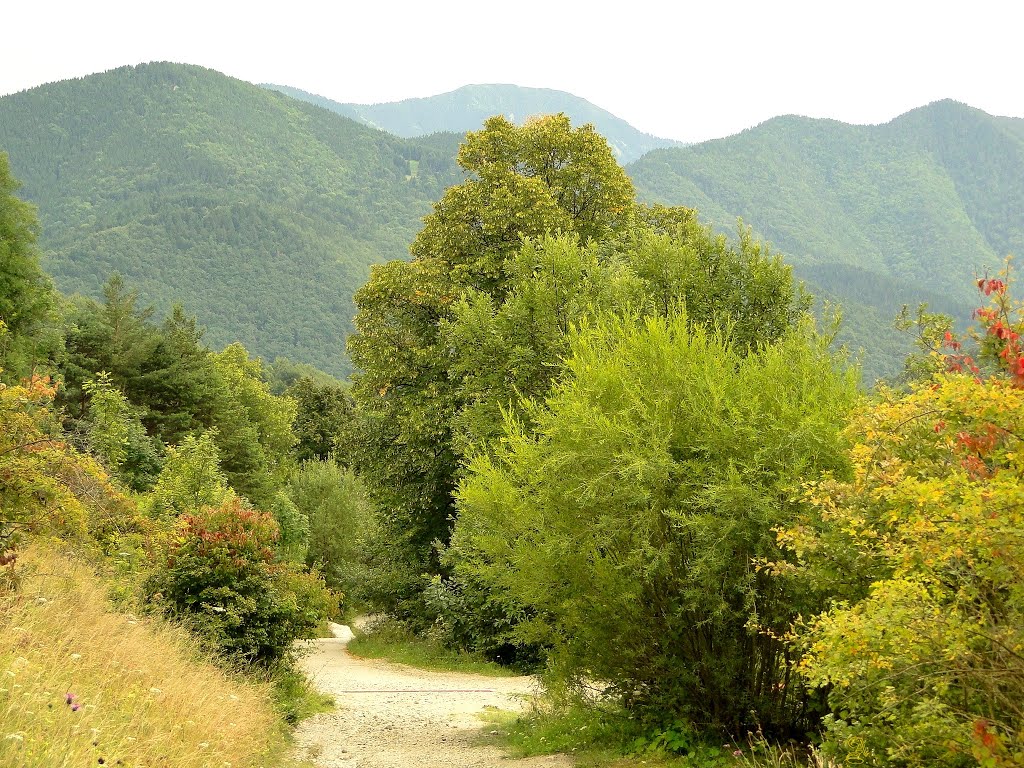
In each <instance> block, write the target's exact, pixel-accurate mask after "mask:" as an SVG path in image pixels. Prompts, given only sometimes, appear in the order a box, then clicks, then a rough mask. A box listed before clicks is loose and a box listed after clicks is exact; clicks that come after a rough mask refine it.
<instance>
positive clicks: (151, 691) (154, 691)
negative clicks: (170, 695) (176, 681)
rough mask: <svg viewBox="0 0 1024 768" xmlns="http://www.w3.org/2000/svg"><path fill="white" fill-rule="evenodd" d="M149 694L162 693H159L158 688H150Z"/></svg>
mask: <svg viewBox="0 0 1024 768" xmlns="http://www.w3.org/2000/svg"><path fill="white" fill-rule="evenodd" d="M149 692H150V693H163V691H161V690H160V689H159V688H150V689H149Z"/></svg>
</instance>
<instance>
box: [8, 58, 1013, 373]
mask: <svg viewBox="0 0 1024 768" xmlns="http://www.w3.org/2000/svg"><path fill="white" fill-rule="evenodd" d="M552 93H555V92H552ZM481 103H484V104H485V106H486V103H485V102H483V101H482V102H481ZM406 106H407V107H408V108H409V109H412V106H410V105H409V104H406ZM428 106H431V105H428ZM436 108H437V105H436V104H434V105H432V106H431V109H436ZM551 108H557V105H554V104H552V105H551ZM496 109H497V108H496ZM426 119H427V118H426V117H424V120H426ZM583 119H590V118H588V117H587V116H586V115H584V116H577V117H576V118H575V119H574V122H575V123H577V124H578V123H579V122H580V120H583ZM481 124H482V120H481V121H480V122H478V123H477V124H476V125H473V126H471V127H475V128H479V127H480V125H481ZM598 128H599V130H600V125H599V126H598ZM460 140H461V136H460V135H459V134H456V133H433V134H429V135H426V136H423V137H420V138H417V139H403V138H399V137H395V136H392V135H389V134H388V133H385V132H383V131H380V130H376V129H373V128H369V127H367V126H364V125H361V124H359V123H357V122H355V121H353V120H350V119H347V118H344V117H342V116H339V115H337V114H332V113H331V112H329V111H327V110H325V109H321V108H319V107H317V106H314V105H312V104H307V103H302V102H300V101H296V100H295V99H290V98H288V97H286V96H284V95H282V94H280V93H277V92H274V91H271V90H268V89H266V88H259V87H257V86H254V85H251V84H249V83H245V82H242V81H239V80H235V79H233V78H229V77H226V76H224V75H221V74H219V73H217V72H214V71H212V70H207V69H202V68H199V67H192V66H184V65H175V64H150V65H143V66H139V67H124V68H120V69H117V70H113V71H111V72H107V73H103V74H98V75H91V76H89V77H85V78H81V79H78V80H72V81H66V82H62V83H55V84H51V85H46V86H41V87H39V88H35V89H32V90H30V91H25V92H23V93H19V94H13V95H10V96H5V97H2V98H0V151H6V152H8V153H9V154H10V162H11V167H12V169H13V172H14V174H15V176H16V177H18V178H19V179H21V180H22V181H23V183H24V187H23V190H22V192H23V193H24V195H25V196H26V197H27V198H29V199H31V200H32V201H33V202H35V203H36V204H37V205H38V206H39V213H40V219H41V222H42V224H43V236H42V240H41V246H42V249H43V252H44V254H45V262H44V266H45V267H46V268H47V270H48V271H49V272H51V273H52V274H53V275H54V277H55V279H56V282H57V285H58V286H59V287H60V288H61V289H62V290H64V291H66V292H72V291H79V292H82V293H86V294H89V295H93V296H97V295H99V292H100V286H101V285H102V283H103V282H104V281H105V280H106V279H107V277H108V276H109V275H110V274H111V273H112V272H115V271H116V272H120V273H122V274H123V275H124V277H125V279H126V281H127V282H128V283H129V284H130V285H133V286H137V287H138V289H139V291H140V295H141V299H142V300H143V301H146V302H153V303H155V304H156V305H157V308H158V309H160V310H166V309H168V308H169V307H170V306H171V304H172V303H174V302H181V303H183V304H184V306H185V309H186V310H187V311H188V312H189V313H191V314H195V315H196V316H197V317H198V319H199V321H200V323H201V324H203V325H205V326H206V327H207V329H208V332H207V336H206V342H207V343H208V344H210V345H211V346H214V347H220V346H223V345H225V344H227V343H230V342H232V341H235V340H239V341H242V342H243V343H244V344H245V345H246V347H247V348H248V349H249V350H250V351H252V352H253V353H254V354H257V355H260V356H263V357H265V358H268V359H273V358H274V357H277V356H279V355H280V356H287V357H289V358H291V359H293V360H300V361H303V362H308V363H312V364H315V365H317V366H318V367H320V368H322V369H324V370H327V371H330V372H332V373H335V374H340V373H344V372H345V371H346V370H347V365H348V364H347V361H346V359H345V357H344V339H345V337H346V336H347V335H348V333H349V332H350V330H351V318H352V316H353V314H354V308H353V304H352V298H351V297H352V294H353V293H354V291H355V289H356V288H358V287H359V286H360V285H362V284H363V283H364V282H365V280H366V277H367V276H368V274H369V266H370V265H371V264H375V263H381V262H384V261H387V260H388V259H391V258H396V257H397V258H400V257H404V256H406V254H407V248H408V244H409V243H410V242H411V241H412V238H413V235H414V234H415V233H416V231H418V229H419V228H420V219H421V217H422V216H423V215H425V214H426V213H427V212H428V211H429V210H430V205H431V203H432V202H433V201H435V200H438V199H439V198H440V197H441V195H442V192H443V190H444V189H445V188H446V187H448V186H449V185H451V184H453V183H456V182H457V181H459V180H460V179H461V178H462V175H461V173H460V172H458V170H457V168H456V166H455V162H454V155H455V152H456V150H457V148H458V144H459V141H460ZM620 159H621V158H620ZM627 171H628V173H629V174H630V176H631V177H632V179H633V181H634V183H635V184H636V186H637V189H638V191H639V193H640V196H641V198H642V199H646V200H648V201H657V202H665V203H670V204H683V205H687V206H692V207H694V208H696V209H697V210H698V211H699V214H700V216H701V219H702V220H704V221H707V222H711V223H713V224H714V225H715V226H716V227H717V228H718V229H719V230H721V231H725V232H732V231H734V230H735V226H736V220H737V218H738V217H742V219H743V220H744V222H745V223H746V224H748V225H750V226H752V227H753V228H754V230H755V231H756V232H757V233H759V234H760V235H762V236H763V237H765V238H766V239H767V240H768V241H770V242H771V243H772V245H773V246H774V247H775V249H777V250H778V251H779V252H781V253H782V254H784V256H785V258H786V260H787V261H790V262H791V263H793V264H794V266H795V268H796V273H797V275H798V276H799V277H801V278H802V279H804V280H806V281H807V282H808V284H809V286H810V288H811V290H812V291H813V292H814V293H816V294H817V295H819V296H820V297H824V298H828V299H832V300H835V301H838V302H840V303H841V304H842V305H843V307H844V329H845V330H844V335H843V337H842V338H843V339H844V340H846V341H848V342H849V343H850V345H851V346H852V347H853V348H855V349H856V348H864V349H865V350H866V356H865V374H866V375H865V378H866V379H867V381H868V382H870V381H871V380H873V379H874V378H875V377H876V376H878V375H883V374H892V373H894V372H896V371H898V370H899V367H900V363H901V360H902V358H903V355H904V354H905V353H906V351H908V349H909V340H908V339H907V338H906V337H905V336H903V335H901V334H899V333H898V332H896V331H895V330H893V329H892V320H893V316H894V314H895V313H896V311H898V309H899V307H900V306H901V305H902V304H903V303H908V304H911V305H916V304H917V303H918V302H920V301H928V302H929V303H930V304H931V305H932V307H933V308H934V309H936V310H940V311H945V312H949V313H952V314H955V315H957V316H959V317H961V318H964V319H966V318H967V317H968V316H969V314H970V310H971V309H972V308H973V307H974V305H975V296H974V295H973V294H972V293H971V288H970V285H971V284H972V279H973V277H974V276H975V274H976V273H984V272H985V271H986V270H988V271H990V272H991V271H994V269H995V268H996V267H997V266H998V265H999V264H1000V262H1001V260H1002V259H1003V257H1004V256H1005V255H1007V254H1008V253H1015V254H1018V255H1019V254H1021V253H1024V120H1021V119H1015V118H1002V117H993V116H990V115H987V114H986V113H984V112H981V111H979V110H976V109H972V108H970V107H967V106H965V105H962V104H957V103H955V102H949V101H946V102H937V103H935V104H931V105H928V106H926V107H922V108H920V109H917V110H913V111H911V112H909V113H907V114H906V115H903V116H901V117H898V118H896V119H895V120H893V121H891V122H890V123H887V124H885V125H878V126H855V125H846V124H843V123H840V122H837V121H834V120H815V119H810V118H802V117H794V116H787V117H779V118H775V119H773V120H769V121H767V122H766V123H764V124H762V125H760V126H757V127H755V128H752V129H750V130H747V131H744V132H743V133H740V134H738V135H736V136H732V137H728V138H725V139H719V140H715V141H710V142H705V143H702V144H699V145H692V146H688V147H674V148H663V149H657V150H654V151H652V152H650V153H648V154H647V155H645V156H644V157H643V158H641V159H639V160H637V161H635V162H633V163H630V164H629V166H628V167H627Z"/></svg>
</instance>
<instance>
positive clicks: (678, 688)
mask: <svg viewBox="0 0 1024 768" xmlns="http://www.w3.org/2000/svg"><path fill="white" fill-rule="evenodd" d="M565 371H566V372H565V374H564V377H563V379H561V380H560V381H559V382H558V383H556V384H555V386H554V388H553V390H552V392H551V394H550V396H549V397H548V398H547V399H546V400H545V401H539V400H538V401H534V402H532V403H530V404H529V405H528V406H527V415H528V418H529V423H530V424H531V425H532V426H531V428H530V429H526V428H525V427H524V422H523V420H520V419H516V418H514V417H509V418H508V420H507V422H506V425H505V435H504V437H503V439H502V441H501V444H500V446H498V447H496V448H494V450H493V455H488V454H486V453H482V454H480V455H478V456H477V457H476V458H475V459H474V460H473V461H472V462H471V464H470V471H469V475H468V476H467V477H466V479H465V480H464V481H463V482H462V484H461V485H460V488H459V492H458V511H459V516H458V520H457V523H456V526H455V531H454V534H453V538H452V543H451V547H450V548H449V549H448V551H447V554H446V557H447V560H448V562H449V563H450V565H451V566H452V567H453V568H454V570H455V574H456V577H457V578H464V579H466V580H468V581H470V582H472V583H474V584H482V585H484V586H485V587H486V589H487V591H488V593H489V595H490V597H491V600H492V601H494V602H495V603H498V604H502V603H504V604H506V605H510V606H514V607H517V608H518V610H519V612H520V617H519V618H520V622H519V623H518V625H517V626H516V627H515V629H514V631H513V635H514V636H515V637H516V638H517V639H518V640H519V641H522V642H540V643H543V644H546V645H548V646H550V647H551V648H552V659H553V661H554V663H555V665H556V669H557V670H558V671H559V673H560V674H561V677H562V679H563V680H567V681H570V682H576V683H579V684H583V683H592V682H593V681H595V680H596V681H602V682H603V683H604V684H606V685H607V686H608V690H607V692H608V693H609V694H610V695H612V696H614V697H615V698H616V699H617V700H618V701H620V702H621V703H622V704H623V705H624V706H625V707H626V708H627V709H629V710H631V711H632V712H633V713H634V714H635V715H637V716H639V717H643V718H648V719H649V720H650V721H654V722H656V723H661V724H663V723H665V722H666V721H670V722H671V721H673V720H674V719H676V718H679V719H681V718H688V719H690V720H692V721H695V722H697V723H702V724H713V725H717V726H720V727H723V728H727V729H736V728H738V727H741V726H749V725H753V724H754V722H755V721H756V722H757V723H760V724H761V725H763V726H764V727H766V728H778V729H787V728H792V727H795V726H797V725H799V724H800V723H799V720H800V715H801V712H802V707H803V705H804V704H805V702H804V701H803V699H802V697H803V695H804V693H803V692H802V691H800V690H798V689H797V688H796V686H795V685H793V681H792V678H791V675H790V672H791V667H792V664H793V662H794V659H793V658H792V657H791V656H790V654H789V649H788V646H787V645H786V643H785V642H784V640H783V636H784V635H785V633H786V632H787V631H788V629H789V625H790V622H791V621H792V620H793V618H794V617H795V615H796V614H797V613H798V612H799V611H800V610H802V609H806V608H807V607H808V606H804V605H802V604H801V600H800V595H799V594H796V593H787V592H786V591H784V590H783V589H782V588H781V586H780V583H779V582H778V581H777V580H776V579H775V578H773V577H772V576H771V575H770V574H768V573H767V572H764V571H762V570H759V569H758V568H757V567H756V565H755V562H756V561H757V559H758V558H770V557H776V556H778V555H779V550H778V546H777V545H776V542H775V534H774V533H773V528H775V527H776V526H778V525H780V524H783V523H785V522H787V521H789V520H790V519H791V518H792V516H793V515H794V512H795V509H796V506H797V502H795V501H794V500H793V499H794V496H795V495H796V492H797V490H798V488H799V485H800V483H801V482H802V481H803V480H804V479H806V478H808V477H816V476H817V475H818V474H819V473H821V472H823V471H834V472H838V473H842V472H843V471H844V470H845V466H846V465H845V458H844V456H843V441H842V439H841V437H840V429H841V427H842V425H843V421H844V416H845V413H846V411H847V409H848V408H849V407H850V405H851V403H852V402H853V400H854V399H855V397H856V387H855V382H854V377H853V376H852V374H850V373H844V372H843V371H842V370H841V366H840V363H839V361H837V360H836V359H835V358H834V357H833V356H832V355H831V354H830V353H829V352H828V349H827V344H826V343H825V342H824V341H823V340H821V339H819V338H817V337H815V336H814V335H813V334H812V333H811V331H810V330H809V329H808V328H807V327H806V326H804V327H801V328H796V329H793V330H792V331H791V332H790V333H788V334H787V335H786V336H785V337H784V338H783V339H781V340H779V341H778V342H776V343H774V344H771V345H762V346H760V347H758V348H757V349H754V350H747V349H746V348H740V347H738V346H737V345H736V344H735V343H734V342H733V341H731V340H730V338H729V335H728V330H725V329H722V330H717V331H716V330H708V329H705V328H704V327H702V326H700V325H695V324H694V323H692V322H690V321H689V320H688V318H687V315H686V314H685V312H682V311H680V312H673V313H672V314H671V315H670V316H669V317H657V316H652V317H648V318H646V319H640V318H636V317H632V316H630V317H627V318H625V319H619V318H614V317H606V318H603V319H601V320H600V321H598V322H596V323H595V324H593V325H592V326H590V327H587V328H584V329H583V330H581V331H580V332H579V333H578V334H574V335H572V336H571V337H570V340H569V355H568V359H567V361H566V363H565ZM733 732H735V731H733Z"/></svg>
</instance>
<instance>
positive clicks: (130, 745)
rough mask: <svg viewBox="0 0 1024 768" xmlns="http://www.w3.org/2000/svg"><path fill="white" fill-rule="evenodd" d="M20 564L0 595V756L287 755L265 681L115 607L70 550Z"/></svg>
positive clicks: (40, 552) (182, 763)
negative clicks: (216, 662) (14, 584)
mask: <svg viewBox="0 0 1024 768" xmlns="http://www.w3.org/2000/svg"><path fill="white" fill-rule="evenodd" d="M19 574H20V581H21V583H20V585H19V588H18V589H17V590H14V591H11V592H8V593H6V594H4V595H3V596H2V597H0V765H3V766H8V767H10V768H37V767H38V768H60V767H61V766H89V765H93V766H95V765H98V764H105V765H109V766H117V765H125V766H138V767H140V768H141V767H143V766H160V768H189V767H192V766H194V767H195V768H227V766H231V767H232V768H243V767H244V766H271V765H274V766H278V765H281V764H282V763H281V759H282V755H281V753H282V749H283V747H284V745H285V743H284V736H283V734H282V733H281V730H280V727H279V720H278V718H277V716H276V715H275V713H274V711H273V708H272V705H271V700H270V693H269V687H268V686H264V685H255V684H251V683H243V682H241V681H239V680H236V679H233V678H232V677H230V676H229V675H227V674H226V673H224V672H223V671H221V670H219V669H218V668H216V667H214V666H212V665H210V664H209V663H207V662H205V661H203V659H202V657H201V656H200V654H199V653H198V652H197V649H196V646H195V643H194V641H193V640H192V639H190V638H189V637H188V635H187V634H186V633H185V632H184V631H182V630H179V629H176V628H173V627H171V626H168V625H165V624H163V623H160V622H155V621H152V620H149V619H143V618H134V617H132V616H130V615H126V614H121V613H116V612H114V611H112V610H111V609H110V608H109V607H108V604H107V601H106V599H105V594H104V584H103V583H102V582H101V581H100V580H99V579H97V577H96V576H95V575H94V574H93V573H92V572H91V571H90V569H89V568H87V567H86V566H84V565H81V564H79V563H77V562H76V561H75V560H74V559H72V558H71V557H68V556H66V555H63V554H60V553H59V552H57V551H55V550H53V549H48V548H45V547H43V546H41V545H39V544H34V545H33V546H31V547H30V548H29V549H27V550H26V551H25V552H24V553H23V554H22V557H21V558H20V560H19ZM101 759H102V763H101Z"/></svg>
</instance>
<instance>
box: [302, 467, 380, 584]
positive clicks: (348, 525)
mask: <svg viewBox="0 0 1024 768" xmlns="http://www.w3.org/2000/svg"><path fill="white" fill-rule="evenodd" d="M288 493H289V495H290V496H291V499H292V501H293V502H294V504H295V506H296V507H297V508H298V510H299V511H300V512H301V514H302V515H303V517H304V519H305V520H306V525H307V527H308V534H307V539H306V542H307V545H306V552H305V557H306V564H307V565H309V566H316V567H317V568H318V569H319V570H320V572H321V573H322V574H323V575H324V579H326V581H327V583H328V585H330V586H331V587H332V588H333V589H337V590H340V591H341V592H342V593H343V594H344V595H346V596H353V595H356V594H358V593H359V592H360V589H361V587H362V582H363V581H364V580H365V578H366V574H365V572H364V567H363V560H364V556H363V551H362V549H363V546H364V542H365V538H366V533H367V531H366V528H367V526H368V524H369V522H370V504H369V500H368V499H367V496H366V490H365V489H364V488H363V485H362V483H361V481H360V480H359V478H358V477H356V475H355V474H354V473H353V472H352V470H350V469H345V468H343V467H341V466H339V465H338V463H337V462H336V461H334V460H333V459H332V458H331V457H328V458H327V459H325V460H316V459H314V460H310V461H305V462H303V463H302V466H301V467H300V469H299V470H298V471H297V472H296V473H295V474H294V475H293V477H292V479H291V481H290V482H289V484H288Z"/></svg>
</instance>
